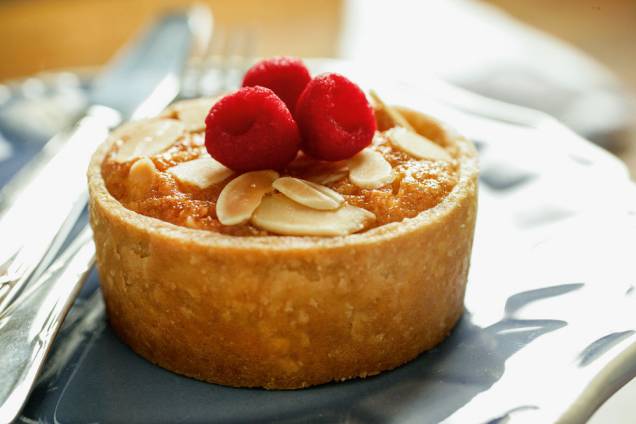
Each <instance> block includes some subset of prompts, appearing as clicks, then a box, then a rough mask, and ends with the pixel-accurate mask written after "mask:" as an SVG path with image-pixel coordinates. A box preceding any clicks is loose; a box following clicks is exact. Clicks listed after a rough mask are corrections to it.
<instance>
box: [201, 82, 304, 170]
mask: <svg viewBox="0 0 636 424" xmlns="http://www.w3.org/2000/svg"><path fill="white" fill-rule="evenodd" d="M205 126H206V128H205V147H206V149H207V150H208V152H209V153H210V155H211V156H212V157H213V158H214V159H216V160H217V161H219V162H221V163H222V164H223V165H225V166H227V167H228V168H231V169H233V170H235V171H238V172H245V171H254V170H258V169H283V168H284V167H285V166H286V165H287V164H288V163H289V162H291V161H292V160H293V159H294V158H295V157H296V154H297V153H298V146H299V143H300V136H299V133H298V127H297V126H296V122H295V121H294V118H292V115H291V113H290V112H289V110H288V109H287V107H286V106H285V103H283V101H282V100H281V99H279V98H278V96H276V94H274V92H273V91H272V90H270V89H268V88H264V87H243V88H241V89H240V90H238V91H236V92H234V93H232V94H229V95H227V96H225V97H223V98H222V99H221V100H219V101H218V102H217V103H216V104H215V105H214V106H212V109H210V113H209V114H208V116H207V118H206V120H205Z"/></svg>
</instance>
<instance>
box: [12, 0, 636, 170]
mask: <svg viewBox="0 0 636 424" xmlns="http://www.w3.org/2000/svg"><path fill="white" fill-rule="evenodd" d="M190 3H191V1H187V0H163V1H161V2H158V1H154V0H136V1H134V2H130V1H126V0H108V1H106V0H2V1H0V37H1V38H0V39H2V40H3V42H2V43H0V55H1V57H3V58H4V59H3V60H2V61H0V81H5V82H6V81H10V80H15V79H17V78H23V77H26V76H32V75H34V74H37V73H39V72H42V71H49V70H55V69H76V68H85V67H94V66H99V65H100V64H103V63H105V62H106V61H107V60H108V59H109V58H110V57H111V56H112V55H113V53H114V52H115V51H116V50H117V49H118V48H119V47H121V46H122V45H123V44H125V42H126V41H127V40H129V39H130V38H131V37H132V36H133V35H135V34H136V33H137V32H138V31H139V28H140V27H141V26H142V25H143V24H145V23H147V22H149V21H150V20H151V18H152V17H153V16H155V15H156V14H157V12H158V11H159V10H161V9H166V8H172V7H175V6H178V5H184V4H190ZM201 3H202V4H207V5H209V6H211V7H212V9H213V11H214V18H215V24H216V27H217V29H218V28H224V29H225V30H227V31H236V30H241V31H248V33H249V36H250V40H251V42H252V49H251V51H252V52H253V54H254V55H256V56H271V55H281V54H287V55H297V56H303V57H338V58H347V59H355V60H356V61H363V62H368V63H369V64H370V66H386V65H388V66H390V67H392V68H399V69H400V71H401V72H402V73H404V74H410V75H412V77H415V78H417V77H421V75H424V74H433V75H436V76H439V77H441V78H443V79H446V80H448V81H450V82H453V83H455V84H458V85H461V86H463V87H466V88H469V89H471V90H472V91H476V92H478V93H481V94H485V95H488V96H490V97H494V98H498V99H501V100H505V101H508V102H512V103H517V104H522V105H525V106H529V107H533V108H537V109H542V110H544V111H546V112H548V113H550V114H552V115H554V116H556V117H558V118H559V119H560V120H562V121H563V122H565V123H566V124H568V125H569V126H570V127H572V128H573V129H575V130H576V131H577V132H579V133H580V134H582V135H583V136H585V137H587V138H588V139H591V140H593V141H595V142H597V143H598V144H601V145H602V146H604V147H606V148H608V149H610V150H611V151H613V152H614V153H616V154H617V155H619V156H620V157H621V158H622V159H624V160H625V161H626V163H627V164H628V166H629V167H630V170H631V172H632V175H636V114H635V113H634V101H633V93H634V92H636V51H635V50H636V48H635V47H634V46H636V1H634V0H605V1H600V0H561V1H558V2H554V1H550V0H488V1H469V0H437V1H435V0H429V1H415V0H413V1H410V0H396V1H390V2H389V1H374V0H371V1H368V0H367V1H364V0H321V1H314V2H308V1H303V2H300V1H294V0H268V1H267V2H263V1H261V0H233V1H228V0H205V1H202V2H201ZM66 83H70V82H69V81H66ZM8 86H9V87H11V84H8ZM29 90H30V91H29ZM37 90H38V87H37V84H35V83H32V82H31V86H30V87H29V86H27V92H28V93H27V94H28V95H31V96H34V95H36V93H37ZM7 93H8V91H7V89H6V88H5V89H4V90H3V89H2V88H1V86H0V106H1V105H2V100H3V97H4V98H5V100H6V98H7ZM66 102H67V103H68V105H67V107H68V108H72V107H73V99H72V98H70V97H69V96H67V98H66ZM62 110H64V107H62ZM16 113H17V112H14V111H11V113H9V118H11V117H13V115H15V114H16ZM0 114H1V113H0ZM5 114H6V113H5ZM49 118H50V117H49ZM55 118H58V116H57V115H55V116H54V119H49V121H52V123H51V122H49V123H46V122H44V123H43V127H44V128H43V131H42V132H43V133H48V132H50V131H53V130H55V129H56V128H55V126H56V124H59V123H60V122H61V121H62V120H60V119H55ZM1 120H2V116H0V121H1ZM45 124H46V125H50V126H51V128H46V125H45ZM0 149H1V148H0ZM5 149H6V146H5ZM0 152H1V150H0ZM1 156H2V153H0V157H1Z"/></svg>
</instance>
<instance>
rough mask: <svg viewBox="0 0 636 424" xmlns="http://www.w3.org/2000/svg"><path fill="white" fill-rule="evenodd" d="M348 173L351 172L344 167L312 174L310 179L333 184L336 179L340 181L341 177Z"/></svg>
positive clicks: (319, 182)
mask: <svg viewBox="0 0 636 424" xmlns="http://www.w3.org/2000/svg"><path fill="white" fill-rule="evenodd" d="M347 174H349V170H348V169H343V170H341V171H337V172H329V173H324V174H318V175H312V176H311V177H309V180H310V181H313V182H315V183H318V184H331V183H335V182H336V181H340V180H341V179H343V178H344V177H346V176H347Z"/></svg>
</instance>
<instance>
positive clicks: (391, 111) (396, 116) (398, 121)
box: [369, 90, 415, 132]
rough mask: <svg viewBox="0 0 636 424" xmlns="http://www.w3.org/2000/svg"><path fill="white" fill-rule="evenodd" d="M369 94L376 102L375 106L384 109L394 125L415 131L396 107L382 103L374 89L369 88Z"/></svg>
mask: <svg viewBox="0 0 636 424" xmlns="http://www.w3.org/2000/svg"><path fill="white" fill-rule="evenodd" d="M369 95H370V96H371V99H372V100H373V102H374V103H375V104H376V106H378V107H379V108H380V109H381V110H384V111H385V112H386V114H387V115H389V118H391V120H392V121H393V124H394V125H397V126H400V127H403V128H406V129H407V130H411V131H413V132H415V128H413V127H412V126H411V124H410V123H409V121H407V120H406V118H405V117H404V116H402V114H401V113H400V112H399V111H398V110H397V109H395V108H394V107H392V106H389V105H388V104H386V103H384V100H382V99H381V98H380V96H378V93H376V92H375V90H369Z"/></svg>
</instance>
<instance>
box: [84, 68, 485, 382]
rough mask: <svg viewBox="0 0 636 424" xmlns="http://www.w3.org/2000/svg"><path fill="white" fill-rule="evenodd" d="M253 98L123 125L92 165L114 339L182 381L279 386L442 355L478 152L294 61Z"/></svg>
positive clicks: (253, 73)
mask: <svg viewBox="0 0 636 424" xmlns="http://www.w3.org/2000/svg"><path fill="white" fill-rule="evenodd" d="M243 85H244V87H242V88H241V89H239V90H237V91H236V92H234V93H230V94H227V95H226V96H223V97H220V98H216V99H207V98H206V99H195V100H187V101H182V102H178V103H176V104H174V105H172V106H171V107H170V108H168V109H167V110H166V111H165V112H164V113H163V114H162V115H161V116H159V117H157V118H154V119H148V120H144V121H138V122H131V123H128V124H124V125H123V126H121V127H120V128H118V129H117V130H115V131H114V132H113V133H112V134H111V136H110V137H109V139H108V141H107V142H106V143H104V144H103V145H102V146H101V147H100V148H99V149H98V150H97V152H96V153H95V154H94V156H93V158H92V161H91V164H90V168H89V171H88V180H89V189H90V221H91V225H92V228H93V231H94V237H95V244H96V250H97V260H98V267H99V273H100V280H101V287H102V291H103V294H104V299H105V302H106V307H107V313H108V317H109V320H110V323H111V325H112V327H113V329H114V330H115V332H116V333H117V334H118V335H119V336H120V337H121V339H122V340H123V341H124V342H126V343H127V344H128V345H130V347H131V348H132V349H133V350H134V351H135V352H137V353H138V354H140V355H141V356H143V357H144V358H146V359H148V360H150V361H152V362H153V363H156V364H158V365H159V366H162V367H164V368H167V369H169V370H172V371H174V372H177V373H179V374H184V375H187V376H190V377H194V378H197V379H201V380H205V381H209V382H213V383H218V384H224V385H229V386H237V387H265V388H268V389H292V388H302V387H308V386H312V385H316V384H321V383H327V382H330V381H334V380H345V379H349V378H354V377H366V376H370V375H374V374H377V373H379V372H382V371H385V370H389V369H392V368H394V367H397V366H399V365H401V364H403V363H405V362H407V361H409V360H411V359H413V358H415V357H416V356H417V355H419V354H420V353H422V352H423V351H425V350H427V349H430V348H432V347H433V346H435V345H437V344H438V343H440V342H441V341H442V340H443V339H444V338H445V337H446V336H447V335H448V334H449V333H450V331H451V330H452V328H453V326H454V325H455V323H456V322H457V320H458V319H459V317H460V316H461V314H462V311H463V297H464V290H465V285H466V276H467V272H468V267H469V261H470V253H471V246H472V239H473V229H474V224H475V217H476V185H477V173H478V170H477V159H476V151H475V148H474V146H473V145H472V143H471V142H469V141H468V140H466V139H465V138H463V137H461V136H459V135H458V134H457V133H455V132H454V131H452V130H450V129H449V128H448V127H446V126H445V125H443V124H441V123H440V122H438V121H437V120H435V119H433V118H431V117H429V116H427V115H424V114H422V113H420V112H417V111H414V110H409V109H406V108H402V107H393V106H389V105H387V104H385V103H384V102H383V101H382V99H380V98H379V97H378V96H377V94H375V93H374V92H371V93H370V97H371V99H370V100H371V101H369V99H368V98H367V96H366V95H365V93H364V92H363V91H361V90H360V88H359V87H358V86H357V85H355V84H354V83H353V82H351V81H350V80H348V79H347V78H346V77H344V76H342V75H338V74H322V75H319V76H315V77H313V78H312V77H311V75H310V74H309V72H308V71H307V69H306V68H305V66H304V65H303V64H302V62H301V61H300V60H297V59H290V58H274V59H268V60H265V61H262V62H259V63H258V64H256V65H255V66H254V67H253V68H251V69H250V70H249V71H248V73H247V74H246V76H245V80H244V84H243Z"/></svg>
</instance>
